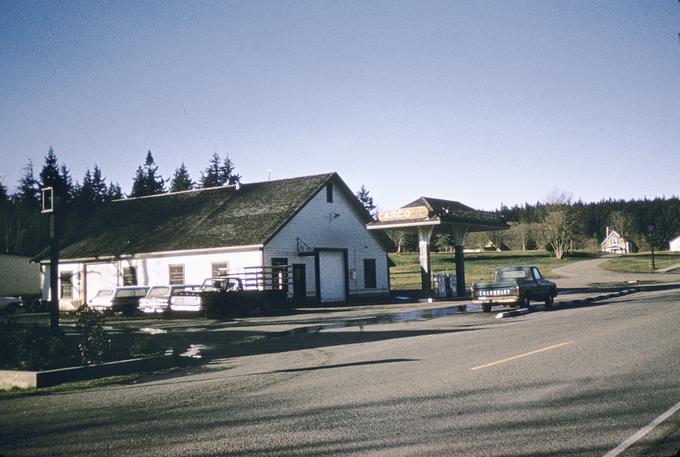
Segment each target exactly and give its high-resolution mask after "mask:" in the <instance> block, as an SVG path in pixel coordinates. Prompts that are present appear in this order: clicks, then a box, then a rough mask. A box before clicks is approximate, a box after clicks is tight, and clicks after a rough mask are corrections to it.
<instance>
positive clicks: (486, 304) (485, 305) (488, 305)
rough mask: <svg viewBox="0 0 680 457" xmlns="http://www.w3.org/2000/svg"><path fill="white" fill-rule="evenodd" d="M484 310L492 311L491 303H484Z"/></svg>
mask: <svg viewBox="0 0 680 457" xmlns="http://www.w3.org/2000/svg"><path fill="white" fill-rule="evenodd" d="M482 311H484V312H485V313H490V312H491V303H482Z"/></svg>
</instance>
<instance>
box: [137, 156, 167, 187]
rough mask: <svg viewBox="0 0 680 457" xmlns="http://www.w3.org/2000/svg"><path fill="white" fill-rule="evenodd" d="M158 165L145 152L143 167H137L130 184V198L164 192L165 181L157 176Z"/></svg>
mask: <svg viewBox="0 0 680 457" xmlns="http://www.w3.org/2000/svg"><path fill="white" fill-rule="evenodd" d="M157 172H158V165H156V162H155V161H154V159H153V155H152V154H151V151H149V152H147V154H146V160H145V161H144V165H143V166H139V167H138V168H137V171H136V172H135V178H134V181H133V182H132V192H130V197H143V196H145V195H156V194H162V193H163V192H165V181H164V180H163V178H162V177H161V176H160V175H157Z"/></svg>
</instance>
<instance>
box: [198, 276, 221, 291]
mask: <svg viewBox="0 0 680 457" xmlns="http://www.w3.org/2000/svg"><path fill="white" fill-rule="evenodd" d="M223 285H224V280H223V279H206V280H205V282H204V283H203V286H202V287H201V288H202V289H203V290H220V289H221V288H222V286H223Z"/></svg>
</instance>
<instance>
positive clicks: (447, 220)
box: [366, 197, 510, 296]
mask: <svg viewBox="0 0 680 457" xmlns="http://www.w3.org/2000/svg"><path fill="white" fill-rule="evenodd" d="M436 226H445V228H447V229H449V230H450V232H451V234H452V235H453V242H454V245H455V250H456V279H457V281H456V292H457V295H458V296H463V295H465V268H464V264H463V262H464V259H463V242H464V239H465V235H466V234H467V233H469V232H487V231H492V230H506V229H508V228H510V227H509V226H508V224H507V223H506V222H505V220H504V219H503V217H502V216H501V215H499V214H497V213H493V212H488V211H480V210H476V209H474V208H470V207H469V206H466V205H464V204H462V203H460V202H456V201H451V200H442V199H439V198H431V197H420V198H419V199H417V200H415V201H413V202H411V203H409V204H408V205H405V206H402V207H401V208H399V209H395V210H388V211H381V212H380V213H378V220H377V221H374V222H370V223H369V224H367V225H366V228H368V229H369V230H404V231H417V232H418V246H419V250H420V273H421V280H422V287H423V290H425V291H429V290H430V288H431V283H430V281H431V278H430V274H431V271H430V238H431V236H432V232H433V230H434V227H436Z"/></svg>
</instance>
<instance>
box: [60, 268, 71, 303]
mask: <svg viewBox="0 0 680 457" xmlns="http://www.w3.org/2000/svg"><path fill="white" fill-rule="evenodd" d="M59 279H60V280H61V298H73V273H71V272H70V271H64V272H62V273H61V276H60V277H59Z"/></svg>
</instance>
